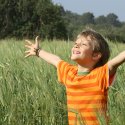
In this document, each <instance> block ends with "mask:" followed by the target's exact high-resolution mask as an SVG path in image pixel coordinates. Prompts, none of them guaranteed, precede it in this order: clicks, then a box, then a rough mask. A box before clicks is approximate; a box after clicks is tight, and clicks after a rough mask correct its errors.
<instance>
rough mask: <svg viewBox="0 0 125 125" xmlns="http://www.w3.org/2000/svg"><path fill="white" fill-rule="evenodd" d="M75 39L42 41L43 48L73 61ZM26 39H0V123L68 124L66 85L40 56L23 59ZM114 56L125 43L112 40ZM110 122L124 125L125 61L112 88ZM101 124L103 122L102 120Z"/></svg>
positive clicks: (6, 124)
mask: <svg viewBox="0 0 125 125" xmlns="http://www.w3.org/2000/svg"><path fill="white" fill-rule="evenodd" d="M72 44H73V43H72V42H65V41H57V40H55V41H53V42H52V41H47V40H45V41H43V42H41V43H40V46H41V48H44V50H47V51H49V52H52V53H55V54H57V55H59V56H60V57H61V58H62V59H64V60H66V61H68V62H70V63H73V62H71V61H70V49H71V47H72ZM24 45H25V42H24V40H22V41H21V40H15V39H6V40H0V125H67V108H66V96H65V87H64V86H62V85H61V84H60V83H59V82H58V80H57V75H56V69H55V68H54V67H53V66H52V65H50V64H48V63H46V62H45V61H43V60H42V59H40V58H37V57H30V58H24V55H25V54H24V51H25V47H24ZM109 45H110V49H111V58H112V57H114V56H115V55H117V54H118V53H119V52H121V51H122V50H125V44H122V43H118V42H115V41H113V42H111V41H109ZM108 114H109V115H110V118H111V119H110V125H125V64H123V65H121V66H120V67H119V69H118V72H117V77H116V81H115V83H114V85H113V86H111V87H110V88H109V96H108ZM100 124H101V125H104V124H105V123H104V122H103V120H101V119H100Z"/></svg>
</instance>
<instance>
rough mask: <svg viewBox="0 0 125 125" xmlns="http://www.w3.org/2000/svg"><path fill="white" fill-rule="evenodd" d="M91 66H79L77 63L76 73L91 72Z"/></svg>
mask: <svg viewBox="0 0 125 125" xmlns="http://www.w3.org/2000/svg"><path fill="white" fill-rule="evenodd" d="M93 67H94V66H93V65H92V64H86V65H85V64H84V65H83V64H80V63H78V72H90V71H91V70H93Z"/></svg>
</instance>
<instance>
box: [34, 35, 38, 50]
mask: <svg viewBox="0 0 125 125" xmlns="http://www.w3.org/2000/svg"><path fill="white" fill-rule="evenodd" d="M38 38H39V36H37V37H36V38H35V44H36V48H39V41H38Z"/></svg>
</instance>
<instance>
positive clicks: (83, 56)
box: [71, 36, 93, 64]
mask: <svg viewBox="0 0 125 125" xmlns="http://www.w3.org/2000/svg"><path fill="white" fill-rule="evenodd" d="M71 60H73V61H76V62H78V63H81V62H83V63H86V64H87V63H90V62H91V61H92V60H93V45H92V41H91V39H90V38H89V37H87V38H86V37H83V36H80V37H78V38H77V40H76V41H75V44H74V46H73V48H72V52H71Z"/></svg>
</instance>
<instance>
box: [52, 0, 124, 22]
mask: <svg viewBox="0 0 125 125" xmlns="http://www.w3.org/2000/svg"><path fill="white" fill-rule="evenodd" d="M52 1H53V2H54V3H57V4H61V5H62V6H63V7H64V9H65V10H70V11H72V12H75V13H78V14H82V13H85V12H91V13H93V14H94V16H95V17H98V16H100V15H105V16H106V15H107V14H109V13H114V14H116V15H117V16H118V19H119V20H120V21H125V0H52Z"/></svg>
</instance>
